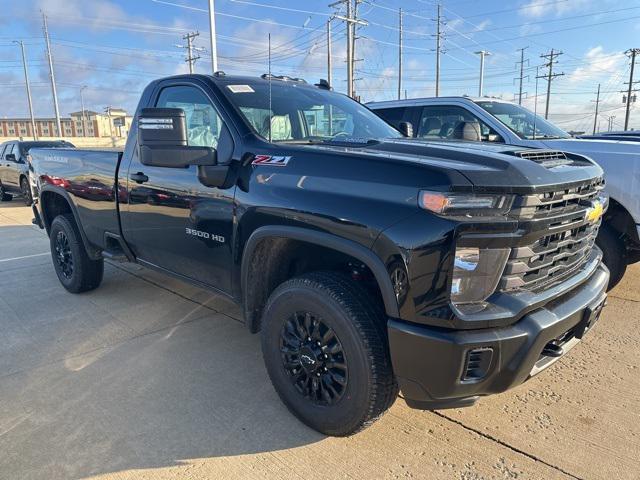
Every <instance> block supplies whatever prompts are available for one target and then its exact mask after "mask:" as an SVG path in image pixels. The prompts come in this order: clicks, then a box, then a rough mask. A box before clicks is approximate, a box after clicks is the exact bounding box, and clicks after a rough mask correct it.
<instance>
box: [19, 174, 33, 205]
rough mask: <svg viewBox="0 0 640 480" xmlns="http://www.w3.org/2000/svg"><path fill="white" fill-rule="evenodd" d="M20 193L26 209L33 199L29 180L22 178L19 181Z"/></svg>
mask: <svg viewBox="0 0 640 480" xmlns="http://www.w3.org/2000/svg"><path fill="white" fill-rule="evenodd" d="M20 192H21V193H22V199H23V200H24V203H25V205H26V206H27V207H28V206H30V205H31V204H32V203H33V199H32V197H31V187H30V186H29V180H27V178H26V177H22V180H20Z"/></svg>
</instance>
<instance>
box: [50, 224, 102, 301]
mask: <svg viewBox="0 0 640 480" xmlns="http://www.w3.org/2000/svg"><path fill="white" fill-rule="evenodd" d="M49 240H50V243H51V257H52V259H53V266H54V268H55V270H56V274H57V275H58V280H60V283H62V286H63V287H64V288H66V289H67V290H68V291H70V292H71V293H80V292H86V291H89V290H93V289H95V288H97V287H98V286H99V285H100V282H102V275H103V272H104V261H103V260H102V259H100V260H92V259H91V258H89V256H88V255H87V251H86V249H85V248H84V244H83V243H82V238H81V237H80V232H79V231H78V228H77V226H76V223H75V220H74V218H73V217H72V216H71V215H59V216H57V217H56V218H55V219H54V220H53V222H52V223H51V232H50V236H49Z"/></svg>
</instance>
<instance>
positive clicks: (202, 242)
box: [31, 73, 609, 435]
mask: <svg viewBox="0 0 640 480" xmlns="http://www.w3.org/2000/svg"><path fill="white" fill-rule="evenodd" d="M31 155H32V164H33V168H34V175H35V179H36V182H37V188H38V192H39V195H37V196H36V199H35V205H34V207H33V208H34V215H35V220H34V221H35V223H37V224H38V225H40V226H41V227H42V228H44V229H46V231H47V233H48V235H49V238H50V242H51V253H52V258H53V265H54V268H55V271H56V274H57V276H58V278H59V280H60V282H61V283H62V285H63V286H64V287H65V288H66V289H67V290H68V291H70V292H73V293H79V292H84V291H88V290H91V289H94V288H96V287H98V285H99V284H100V282H101V280H102V277H103V262H104V259H105V258H107V259H114V260H128V261H132V262H138V263H139V264H141V265H144V266H146V267H149V268H153V269H156V270H159V271H161V272H164V273H167V274H170V275H174V276H176V277H178V278H181V279H183V280H185V281H189V282H192V283H194V284H197V285H199V286H202V287H204V288H207V289H211V290H213V291H216V292H219V293H221V294H224V295H226V296H228V297H229V298H231V299H233V300H234V301H236V302H238V303H239V304H241V305H242V306H243V311H244V319H245V322H246V325H247V327H248V329H249V330H250V331H251V332H259V331H260V332H261V341H262V351H263V357H264V361H265V364H266V367H267V371H268V374H269V376H270V378H271V380H272V382H273V385H274V387H275V389H276V391H277V392H278V394H279V395H280V397H281V399H282V401H283V402H284V403H285V404H286V405H287V407H288V408H289V409H290V410H291V412H292V413H293V414H295V415H296V416H297V417H298V418H300V419H301V420H302V421H303V422H305V423H306V424H308V425H310V426H311V427H313V428H315V429H317V430H318V431H320V432H323V433H325V434H329V435H349V434H352V433H354V432H356V431H358V430H360V429H362V428H363V427H365V426H367V425H369V424H370V423H372V422H373V421H374V420H375V419H376V418H377V417H378V416H380V415H381V414H382V413H384V411H385V410H386V409H388V408H389V406H390V405H391V404H392V403H393V402H394V401H395V399H396V397H397V395H398V390H399V389H400V390H401V391H402V393H403V397H404V399H405V401H406V402H407V403H408V404H409V405H410V406H411V407H414V408H419V409H439V408H451V407H461V406H469V405H472V404H473V403H474V402H475V401H476V400H477V399H478V398H479V397H480V396H483V395H490V394H494V393H498V392H503V391H505V390H507V389H509V388H511V387H514V386H517V385H519V384H521V383H522V382H524V381H526V380H527V379H528V378H530V377H531V376H533V375H536V374H537V373H539V372H540V371H541V370H543V369H545V368H546V367H548V366H549V365H551V364H552V363H553V362H554V361H556V360H557V359H558V358H560V357H561V356H562V355H563V354H565V353H566V352H567V351H568V350H570V349H571V348H572V347H573V346H574V345H575V344H576V343H578V342H579V340H580V339H581V338H582V337H583V335H584V334H585V333H586V332H587V331H589V329H590V328H591V326H592V325H593V324H594V323H595V322H596V320H597V319H598V317H599V314H600V311H601V309H602V307H603V305H604V301H605V288H606V286H607V281H608V277H609V274H608V271H607V269H606V267H604V266H603V264H602V262H601V253H600V251H599V250H598V249H597V247H594V239H595V237H596V235H597V232H598V227H599V224H600V218H601V216H602V214H603V212H604V211H605V209H606V206H607V203H606V202H607V201H606V198H605V197H603V196H602V194H601V189H602V188H603V180H602V170H601V169H600V167H599V166H597V165H596V164H595V163H594V162H592V161H591V160H589V159H587V158H585V157H582V156H579V155H573V154H567V155H566V156H563V161H560V162H559V161H558V160H557V155H555V154H554V152H546V154H545V153H544V152H543V153H541V151H530V150H527V149H521V148H516V149H514V148H511V147H505V146H501V147H495V148H493V149H491V148H488V149H481V148H469V147H467V146H458V147H456V146H446V145H440V144H430V143H428V142H421V141H419V140H411V139H405V138H402V136H401V134H400V133H399V132H398V131H397V130H395V129H393V128H392V127H390V126H389V125H388V124H386V123H385V122H384V121H382V120H381V119H380V118H378V117H377V116H376V115H374V114H373V113H372V112H370V111H369V110H368V109H366V108H365V107H363V106H362V105H360V104H358V103H357V102H355V101H353V100H351V99H350V98H348V97H346V96H344V95H341V94H338V93H334V92H332V91H330V89H329V87H328V85H327V84H326V82H320V83H319V84H317V85H315V86H314V85H308V84H306V83H305V82H304V81H301V80H297V79H290V78H287V77H269V76H263V77H261V78H249V77H236V76H227V75H225V74H223V73H218V74H216V75H213V76H204V75H183V76H176V77H170V78H163V79H160V80H157V81H154V82H152V83H151V84H150V85H149V86H148V87H147V88H146V89H145V90H144V92H143V94H142V98H141V100H140V104H139V106H138V109H137V111H136V114H135V119H134V122H133V125H132V128H131V131H130V134H129V138H128V140H127V144H126V147H125V150H124V152H120V153H118V152H105V151H85V150H60V149H34V150H32V151H31Z"/></svg>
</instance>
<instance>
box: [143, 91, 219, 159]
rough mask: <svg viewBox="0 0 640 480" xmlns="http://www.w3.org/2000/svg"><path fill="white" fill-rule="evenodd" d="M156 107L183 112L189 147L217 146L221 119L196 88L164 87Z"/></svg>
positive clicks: (205, 97)
mask: <svg viewBox="0 0 640 480" xmlns="http://www.w3.org/2000/svg"><path fill="white" fill-rule="evenodd" d="M156 107H159V108H181V109H182V110H184V114H185V118H186V122H187V138H188V144H189V145H190V146H194V147H212V148H216V147H217V146H218V140H219V138H220V129H221V128H222V118H220V115H218V113H217V112H216V110H215V109H214V108H213V105H212V104H211V102H210V101H209V99H208V98H207V96H206V95H205V94H204V93H203V92H202V91H201V90H199V89H198V88H196V87H190V86H186V85H179V86H175V87H166V88H164V89H163V90H162V91H161V92H160V96H159V97H158V101H157V102H156Z"/></svg>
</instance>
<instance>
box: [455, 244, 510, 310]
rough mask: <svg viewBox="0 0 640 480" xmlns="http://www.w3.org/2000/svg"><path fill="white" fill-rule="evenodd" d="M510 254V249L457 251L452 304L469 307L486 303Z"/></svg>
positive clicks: (465, 248)
mask: <svg viewBox="0 0 640 480" xmlns="http://www.w3.org/2000/svg"><path fill="white" fill-rule="evenodd" d="M510 251H511V249H510V248H473V247H471V248H470V247H458V248H457V249H456V255H455V260H454V266H453V280H452V282H451V301H452V302H453V303H454V304H468V303H480V302H483V301H484V300H486V299H487V297H489V295H491V294H492V293H493V292H494V291H495V289H496V286H497V285H498V281H499V280H500V277H501V276H502V271H503V270H504V266H505V264H506V262H507V259H508V258H509V252H510Z"/></svg>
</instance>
